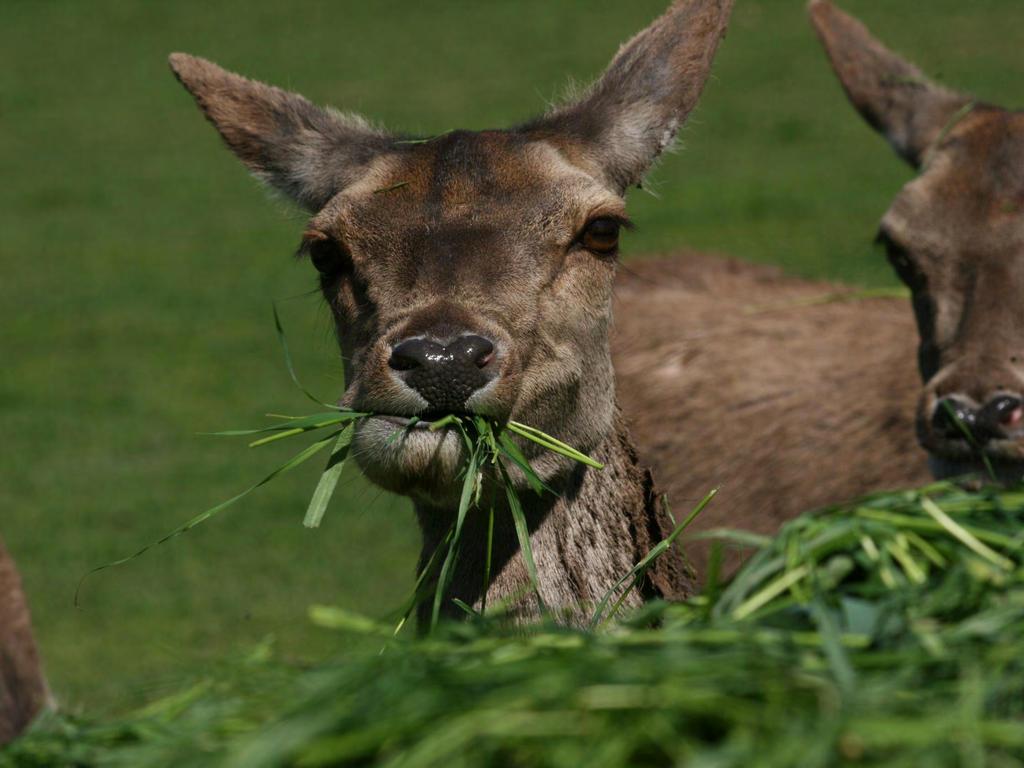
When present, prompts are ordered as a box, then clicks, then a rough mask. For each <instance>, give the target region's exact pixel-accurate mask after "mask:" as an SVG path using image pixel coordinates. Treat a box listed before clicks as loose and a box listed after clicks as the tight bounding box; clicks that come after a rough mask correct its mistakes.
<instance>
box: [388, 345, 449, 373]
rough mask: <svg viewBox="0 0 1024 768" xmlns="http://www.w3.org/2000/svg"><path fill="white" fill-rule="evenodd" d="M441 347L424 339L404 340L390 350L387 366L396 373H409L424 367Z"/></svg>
mask: <svg viewBox="0 0 1024 768" xmlns="http://www.w3.org/2000/svg"><path fill="white" fill-rule="evenodd" d="M441 350H442V347H441V346H440V345H439V344H435V343H434V342H430V341H427V340H426V339H406V340H405V341H402V342H399V343H398V344H396V345H395V346H394V347H392V349H391V357H390V358H389V359H388V365H389V366H390V367H391V368H392V369H393V370H396V371H411V370H414V369H416V368H420V367H421V366H423V365H426V364H427V363H429V362H430V360H431V355H432V354H433V355H434V356H436V354H437V352H439V351H441Z"/></svg>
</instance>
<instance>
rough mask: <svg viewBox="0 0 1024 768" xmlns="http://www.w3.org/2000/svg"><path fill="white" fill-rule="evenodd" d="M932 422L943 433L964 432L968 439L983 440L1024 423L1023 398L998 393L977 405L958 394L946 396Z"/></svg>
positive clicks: (957, 435)
mask: <svg viewBox="0 0 1024 768" xmlns="http://www.w3.org/2000/svg"><path fill="white" fill-rule="evenodd" d="M932 426H933V427H934V428H935V430H936V431H937V432H939V433H940V434H941V435H943V436H944V437H948V438H963V437H965V436H966V434H965V433H967V434H969V435H970V436H971V439H973V440H976V441H977V442H979V443H986V442H988V441H989V440H997V439H1000V438H1004V437H1006V436H1007V432H1008V431H1009V430H1014V429H1017V428H1019V427H1021V426H1024V401H1022V400H1021V398H1019V397H1016V396H1014V395H999V396H997V397H994V398H992V399H991V400H989V402H988V403H986V404H985V406H984V407H983V408H980V409H978V408H973V407H971V406H970V405H968V404H967V403H965V402H964V401H962V400H960V399H959V398H956V397H946V398H943V399H942V400H940V401H939V404H938V406H937V407H936V409H935V415H934V416H933V417H932Z"/></svg>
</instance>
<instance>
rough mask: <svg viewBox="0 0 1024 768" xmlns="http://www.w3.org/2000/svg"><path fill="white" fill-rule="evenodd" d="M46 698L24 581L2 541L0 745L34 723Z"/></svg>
mask: <svg viewBox="0 0 1024 768" xmlns="http://www.w3.org/2000/svg"><path fill="white" fill-rule="evenodd" d="M47 696H48V694H47V687H46V681H45V679H44V678H43V672H42V668H41V666H40V662H39V653H38V651H37V649H36V644H35V639H34V637H33V636H32V623H31V620H30V618H29V612H28V604H27V603H26V601H25V594H24V592H23V591H22V586H21V578H20V577H19V576H18V569H17V568H16V567H15V565H14V560H13V559H11V556H10V555H9V554H8V553H7V550H6V549H5V548H4V545H3V542H2V541H0V746H2V745H4V744H7V743H8V742H10V741H12V740H13V739H15V738H16V737H17V736H18V734H20V733H21V732H22V731H23V730H24V729H25V728H26V727H27V726H28V725H29V723H31V722H32V720H33V719H34V718H35V717H36V715H38V714H39V712H40V711H41V710H42V708H43V707H44V706H45V704H46V701H47Z"/></svg>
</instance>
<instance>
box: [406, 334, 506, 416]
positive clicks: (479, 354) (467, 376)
mask: <svg viewBox="0 0 1024 768" xmlns="http://www.w3.org/2000/svg"><path fill="white" fill-rule="evenodd" d="M493 360H494V342H492V341H491V340H490V339H485V338H484V337H483V336H477V335H474V334H469V335H466V336H460V337H458V338H457V339H455V340H453V341H451V342H449V343H448V344H442V343H440V342H438V341H434V340H433V339H429V338H424V337H422V336H419V337H415V338H411V339H405V340H403V341H400V342H399V343H398V344H396V345H395V346H394V347H392V349H391V358H390V359H389V360H388V365H389V366H390V367H391V368H392V370H394V371H395V372H396V373H397V374H398V376H399V377H400V378H401V379H402V380H403V381H404V382H405V383H406V384H407V385H408V386H410V387H412V389H414V390H416V391H417V392H418V393H419V394H420V395H421V396H422V397H423V399H424V400H426V401H427V404H428V406H429V408H430V410H431V411H433V412H436V413H439V414H442V415H447V414H448V413H458V412H460V411H462V410H463V409H464V408H465V405H466V400H467V399H468V398H469V396H470V395H472V394H473V393H474V392H476V391H477V390H478V389H480V388H481V387H483V386H484V385H486V384H487V383H488V382H489V381H491V379H493V378H494V377H495V375H496V374H495V373H494V371H493V370H491V366H490V363H491V362H492V361H493Z"/></svg>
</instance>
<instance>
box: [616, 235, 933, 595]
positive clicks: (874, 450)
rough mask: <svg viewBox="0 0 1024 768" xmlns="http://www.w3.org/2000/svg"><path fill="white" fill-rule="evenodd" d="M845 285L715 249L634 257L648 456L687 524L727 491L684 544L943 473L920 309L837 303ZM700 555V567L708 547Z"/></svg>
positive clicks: (620, 332) (635, 326) (629, 381)
mask: <svg viewBox="0 0 1024 768" xmlns="http://www.w3.org/2000/svg"><path fill="white" fill-rule="evenodd" d="M843 293H850V289H848V288H843V287H842V286H837V285H835V284H833V283H826V282H819V281H811V280H801V279H797V278H793V277H786V276H784V275H782V274H781V272H780V271H779V270H778V269H775V268H771V267H764V266H758V265H753V264H745V263H742V262H738V261H732V260H727V259H724V258H719V257H715V256H708V255H703V254H690V253H687V254H681V255H678V256H675V257H673V258H671V259H664V260H658V261H637V262H630V263H629V265H628V269H627V270H625V271H624V274H623V275H622V277H621V279H620V282H619V285H618V288H617V290H616V305H615V313H616V314H615V316H616V329H615V333H614V334H613V352H614V355H615V362H616V374H617V378H618V382H619V396H620V398H621V401H622V405H623V409H624V411H625V413H626V416H627V419H628V421H629V424H630V428H631V430H632V433H633V435H634V437H635V439H636V441H637V444H638V446H639V448H640V457H641V460H642V461H643V462H644V463H645V464H648V465H650V466H651V467H652V469H653V470H654V477H655V479H656V481H657V483H658V485H659V487H660V488H661V489H662V490H664V491H665V492H666V493H667V495H668V498H669V500H670V501H671V503H672V507H673V509H674V510H675V513H676V517H677V518H678V517H680V516H685V514H686V512H687V510H688V509H690V508H691V507H693V506H694V505H696V504H697V502H698V501H700V499H701V498H703V497H704V495H705V494H707V492H708V491H709V490H710V489H711V488H719V489H720V490H719V493H718V495H717V496H716V497H715V500H714V503H713V504H712V505H711V506H709V507H708V509H707V510H705V512H704V513H703V514H702V515H701V516H700V517H698V518H697V520H696V521H695V522H694V523H693V525H692V526H691V527H690V528H689V529H688V530H687V534H686V536H685V537H684V538H686V539H691V538H692V536H693V534H696V533H700V532H703V531H707V530H708V529H713V528H735V529H741V530H746V531H753V532H756V533H761V534H772V533H774V532H775V530H776V529H777V528H778V527H779V526H780V525H781V524H782V523H784V522H785V521H787V520H789V519H791V518H793V517H795V516H796V515H798V514H800V513H801V512H805V511H808V510H811V509H815V508H819V507H823V506H826V505H828V504H833V503H838V502H842V501H846V500H850V499H854V498H856V497H858V496H862V495H864V494H867V493H870V492H872V491H876V490H886V489H889V490H891V489H897V488H904V487H911V486H918V485H921V484H922V483H924V482H926V481H927V480H929V479H930V477H931V475H930V473H929V471H928V463H927V455H926V454H925V452H924V451H923V450H921V448H920V447H919V446H918V445H917V441H916V439H915V436H914V411H915V403H916V400H917V393H918V390H919V388H920V383H919V377H918V373H917V367H916V364H915V344H914V324H913V317H912V314H911V311H910V308H909V307H908V306H907V302H906V300H905V299H888V298H886V299H864V300H856V301H841V300H839V299H833V300H827V299H828V297H836V296H841V295H842V294H843ZM822 299H826V301H824V302H822V301H821V300H822ZM666 317H671V318H672V322H671V323H667V322H665V321H664V318H666ZM686 552H687V555H688V556H689V557H690V559H691V562H692V563H693V565H694V568H695V570H696V571H697V573H698V575H700V574H702V573H703V572H704V570H705V565H706V561H707V553H708V544H707V543H706V542H703V541H694V542H692V543H691V544H688V545H687V546H686ZM730 562H731V563H735V558H733V559H731V561H730Z"/></svg>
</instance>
